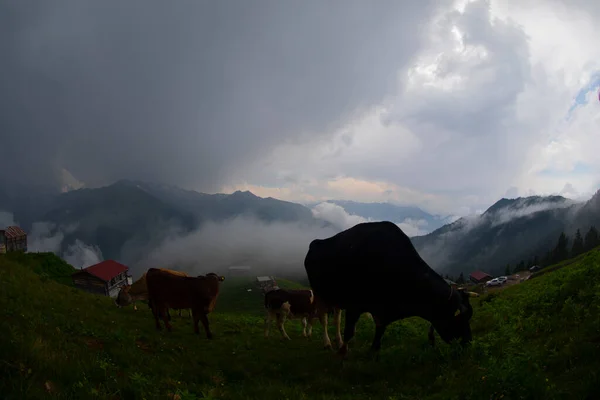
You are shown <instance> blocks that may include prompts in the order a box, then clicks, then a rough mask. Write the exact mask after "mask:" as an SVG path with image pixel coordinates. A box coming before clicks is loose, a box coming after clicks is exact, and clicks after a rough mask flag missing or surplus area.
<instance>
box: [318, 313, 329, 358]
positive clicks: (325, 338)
mask: <svg viewBox="0 0 600 400" xmlns="http://www.w3.org/2000/svg"><path fill="white" fill-rule="evenodd" d="M319 322H321V327H322V328H323V343H324V346H323V347H324V348H325V349H331V340H330V339H329V334H328V333H327V328H328V326H327V312H324V311H319Z"/></svg>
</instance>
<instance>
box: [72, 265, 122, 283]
mask: <svg viewBox="0 0 600 400" xmlns="http://www.w3.org/2000/svg"><path fill="white" fill-rule="evenodd" d="M128 269H129V268H128V267H126V266H125V265H123V264H121V263H118V262H116V261H113V260H106V261H102V262H100V263H98V264H94V265H91V266H89V267H87V268H84V269H83V271H85V272H87V273H89V274H91V275H94V276H95V277H96V278H100V279H102V280H103V281H104V282H108V281H110V280H111V279H112V278H114V277H115V276H117V275H119V274H120V273H121V272H126V271H127V270H128Z"/></svg>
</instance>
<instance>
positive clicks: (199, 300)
mask: <svg viewBox="0 0 600 400" xmlns="http://www.w3.org/2000/svg"><path fill="white" fill-rule="evenodd" d="M224 280H225V277H223V276H219V275H217V274H215V273H212V272H211V273H209V274H206V275H205V276H198V277H191V276H175V275H173V274H170V273H168V272H166V271H162V270H160V269H156V268H150V269H149V270H148V272H147V273H146V285H147V286H148V300H149V302H150V304H151V308H152V314H154V319H155V321H156V329H158V330H160V329H162V327H161V325H160V320H159V317H161V316H162V319H163V321H164V323H165V326H166V327H167V330H168V331H169V332H170V331H171V324H169V321H168V319H167V310H168V309H169V308H174V309H182V308H191V309H192V317H193V318H194V332H195V333H200V330H199V329H198V322H199V321H202V325H203V326H204V330H205V331H206V337H207V338H208V339H211V338H212V333H211V331H210V328H209V326H208V318H207V315H208V314H209V313H210V312H211V311H213V309H214V308H215V304H216V302H217V297H218V295H219V285H220V283H221V282H223V281H224Z"/></svg>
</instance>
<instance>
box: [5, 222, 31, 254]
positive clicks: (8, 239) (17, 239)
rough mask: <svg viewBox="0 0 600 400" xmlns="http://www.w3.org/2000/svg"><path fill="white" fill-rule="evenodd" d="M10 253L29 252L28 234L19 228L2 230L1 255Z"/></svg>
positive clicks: (8, 227)
mask: <svg viewBox="0 0 600 400" xmlns="http://www.w3.org/2000/svg"><path fill="white" fill-rule="evenodd" d="M9 251H24V252H27V233H25V231H24V230H23V229H21V228H20V227H18V226H7V227H6V228H4V229H0V253H6V252H9Z"/></svg>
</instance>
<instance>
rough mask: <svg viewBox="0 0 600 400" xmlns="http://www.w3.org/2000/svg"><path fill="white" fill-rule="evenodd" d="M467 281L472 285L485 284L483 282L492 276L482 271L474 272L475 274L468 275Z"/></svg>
mask: <svg viewBox="0 0 600 400" xmlns="http://www.w3.org/2000/svg"><path fill="white" fill-rule="evenodd" d="M469 279H470V280H471V282H473V283H485V282H487V281H489V280H490V279H492V276H491V275H489V274H486V273H485V272H483V271H475V272H472V273H471V275H469Z"/></svg>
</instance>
